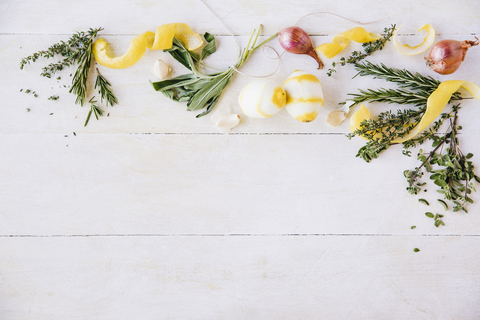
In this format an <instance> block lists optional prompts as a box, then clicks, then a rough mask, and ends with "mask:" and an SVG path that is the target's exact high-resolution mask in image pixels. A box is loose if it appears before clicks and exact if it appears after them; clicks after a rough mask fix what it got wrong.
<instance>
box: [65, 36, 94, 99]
mask: <svg viewBox="0 0 480 320" xmlns="http://www.w3.org/2000/svg"><path fill="white" fill-rule="evenodd" d="M95 35H96V33H95ZM95 35H94V36H95ZM94 36H92V37H90V39H89V40H88V42H87V44H86V45H85V46H84V47H83V48H82V49H81V50H79V51H81V52H80V55H79V57H78V59H77V65H78V67H77V70H76V71H75V75H74V76H73V79H72V87H71V88H70V90H69V91H68V92H70V93H74V94H75V95H77V99H76V100H75V103H76V104H80V105H81V106H83V104H84V103H85V97H86V94H87V79H88V72H89V71H90V65H91V64H92V57H93V52H92V48H93V38H94Z"/></svg>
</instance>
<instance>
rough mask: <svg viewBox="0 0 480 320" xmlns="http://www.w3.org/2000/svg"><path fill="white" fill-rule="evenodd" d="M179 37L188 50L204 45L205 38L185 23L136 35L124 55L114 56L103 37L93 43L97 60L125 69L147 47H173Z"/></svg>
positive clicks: (105, 64) (165, 26) (153, 48)
mask: <svg viewBox="0 0 480 320" xmlns="http://www.w3.org/2000/svg"><path fill="white" fill-rule="evenodd" d="M174 37H175V38H177V39H179V40H180V41H182V42H183V43H184V44H185V47H186V48H187V49H188V50H190V51H191V50H195V49H198V48H199V47H201V46H202V44H203V40H202V38H201V36H200V35H199V34H198V33H195V32H193V31H192V29H190V27H189V26H188V25H187V24H185V23H169V24H164V25H162V26H160V27H158V28H157V31H156V33H153V32H151V31H147V32H144V33H142V34H141V35H138V36H136V37H135V38H134V39H133V40H132V41H131V42H130V47H129V48H128V50H127V52H126V53H125V54H124V55H123V56H118V57H114V56H112V52H111V48H110V46H109V44H108V43H107V42H106V41H105V40H104V39H102V38H100V39H97V40H96V41H95V42H94V44H93V54H94V56H95V60H96V61H97V62H98V63H100V64H101V65H102V66H105V67H109V68H113V69H123V68H128V67H130V66H133V65H134V64H135V63H137V62H138V61H139V60H140V59H141V58H142V56H143V55H144V53H145V51H146V49H147V48H148V49H151V50H162V49H169V48H171V47H172V43H173V38H174Z"/></svg>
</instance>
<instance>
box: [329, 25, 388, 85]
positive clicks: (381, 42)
mask: <svg viewBox="0 0 480 320" xmlns="http://www.w3.org/2000/svg"><path fill="white" fill-rule="evenodd" d="M395 29H396V25H395V24H392V25H391V26H390V28H388V27H386V28H384V30H383V35H382V37H381V38H380V39H377V40H375V41H371V42H365V43H362V47H363V52H361V51H353V52H352V53H351V54H350V57H348V58H345V57H342V58H340V62H332V68H331V69H328V72H327V75H328V76H329V77H331V76H332V75H333V73H334V72H337V70H335V67H336V66H337V65H341V66H344V65H346V64H347V63H349V64H356V63H358V62H359V61H361V60H363V59H365V58H366V57H368V56H369V55H371V54H372V53H374V52H375V51H377V50H382V49H383V47H385V44H386V43H387V41H390V38H391V37H392V36H393V34H394V32H395Z"/></svg>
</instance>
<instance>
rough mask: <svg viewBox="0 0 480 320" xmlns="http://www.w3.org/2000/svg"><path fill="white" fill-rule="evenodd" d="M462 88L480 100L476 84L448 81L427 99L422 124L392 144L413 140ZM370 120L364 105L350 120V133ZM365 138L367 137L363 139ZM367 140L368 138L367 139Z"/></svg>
mask: <svg viewBox="0 0 480 320" xmlns="http://www.w3.org/2000/svg"><path fill="white" fill-rule="evenodd" d="M460 87H462V88H464V89H465V90H467V91H468V92H469V93H470V94H471V95H472V96H473V97H474V98H475V99H477V100H480V87H478V86H477V85H476V84H474V83H472V82H468V81H463V80H447V81H443V82H441V83H440V85H439V86H438V87H437V89H436V90H435V91H433V92H432V93H431V94H430V96H429V97H428V99H427V108H426V110H425V114H424V115H423V117H422V119H421V120H420V122H419V123H418V124H417V125H416V126H415V127H414V128H413V129H412V130H411V131H410V132H409V133H408V134H407V135H405V136H404V137H402V138H399V139H395V140H393V141H392V143H403V142H405V141H408V140H410V139H413V138H414V137H415V136H416V135H417V134H419V133H420V132H421V131H423V130H424V129H425V128H426V127H428V126H429V125H430V124H431V123H432V122H433V121H434V120H435V119H436V118H437V117H438V116H440V115H441V114H442V112H443V109H445V106H446V105H447V103H448V101H450V98H451V97H452V95H453V94H454V93H455V92H457V90H458V89H460ZM368 119H370V112H369V111H368V109H367V108H366V107H365V106H364V105H363V104H362V106H361V108H360V109H359V110H357V111H356V112H355V113H354V114H353V115H352V117H351V118H350V131H352V132H354V131H355V130H356V129H361V123H362V122H363V121H364V120H368ZM363 138H365V137H363ZM365 139H366V138H365Z"/></svg>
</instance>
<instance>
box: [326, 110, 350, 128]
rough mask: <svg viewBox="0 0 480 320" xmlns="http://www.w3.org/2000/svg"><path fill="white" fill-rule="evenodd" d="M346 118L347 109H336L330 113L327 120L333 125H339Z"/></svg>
mask: <svg viewBox="0 0 480 320" xmlns="http://www.w3.org/2000/svg"><path fill="white" fill-rule="evenodd" d="M345 119H347V113H346V112H345V111H340V110H335V111H332V112H330V113H329V115H328V116H327V120H326V122H327V123H328V124H329V125H331V126H332V127H338V126H339V125H340V124H341V123H342V122H343V121H344V120H345Z"/></svg>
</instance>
